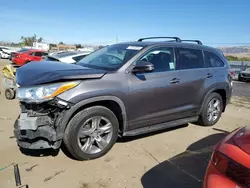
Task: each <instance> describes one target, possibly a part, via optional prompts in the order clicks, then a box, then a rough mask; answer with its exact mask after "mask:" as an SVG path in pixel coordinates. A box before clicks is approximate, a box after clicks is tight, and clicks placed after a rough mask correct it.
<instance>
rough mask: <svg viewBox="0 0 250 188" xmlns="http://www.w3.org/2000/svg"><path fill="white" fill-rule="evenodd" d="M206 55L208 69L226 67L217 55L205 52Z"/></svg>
mask: <svg viewBox="0 0 250 188" xmlns="http://www.w3.org/2000/svg"><path fill="white" fill-rule="evenodd" d="M204 55H205V64H206V67H224V62H223V61H222V60H221V59H220V58H219V57H218V56H217V55H216V54H214V53H212V52H205V51H204Z"/></svg>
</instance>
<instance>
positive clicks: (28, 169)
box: [25, 164, 38, 172]
mask: <svg viewBox="0 0 250 188" xmlns="http://www.w3.org/2000/svg"><path fill="white" fill-rule="evenodd" d="M36 166H38V164H35V165H33V166H31V167H29V168H26V169H25V170H26V171H27V172H30V171H32V169H33V168H35V167H36Z"/></svg>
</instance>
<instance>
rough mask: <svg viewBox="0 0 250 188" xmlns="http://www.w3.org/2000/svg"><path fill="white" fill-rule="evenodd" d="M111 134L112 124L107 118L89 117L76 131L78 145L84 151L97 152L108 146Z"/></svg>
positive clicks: (88, 152)
mask: <svg viewBox="0 0 250 188" xmlns="http://www.w3.org/2000/svg"><path fill="white" fill-rule="evenodd" d="M112 134H113V126H112V124H111V122H110V121H109V120H108V119H107V118H105V117H102V116H94V117H91V118H89V119H88V120H87V121H85V122H84V123H83V125H82V126H81V127H80V129H79V131H78V135H77V140H78V146H79V147H80V149H81V150H82V151H83V152H84V153H87V154H96V153H99V152H101V151H102V150H104V149H105V148H106V147H107V146H108V144H109V143H110V141H111V138H112Z"/></svg>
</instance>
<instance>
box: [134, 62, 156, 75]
mask: <svg viewBox="0 0 250 188" xmlns="http://www.w3.org/2000/svg"><path fill="white" fill-rule="evenodd" d="M153 70H154V65H153V64H152V63H150V62H147V61H140V62H138V63H137V64H136V66H135V67H134V68H133V70H132V72H133V73H142V72H152V71H153Z"/></svg>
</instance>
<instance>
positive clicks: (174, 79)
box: [170, 78, 180, 84]
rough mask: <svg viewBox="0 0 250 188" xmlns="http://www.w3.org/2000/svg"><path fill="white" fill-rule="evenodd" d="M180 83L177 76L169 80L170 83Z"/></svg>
mask: <svg viewBox="0 0 250 188" xmlns="http://www.w3.org/2000/svg"><path fill="white" fill-rule="evenodd" d="M178 83H180V79H178V78H173V79H172V80H170V84H178Z"/></svg>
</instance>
